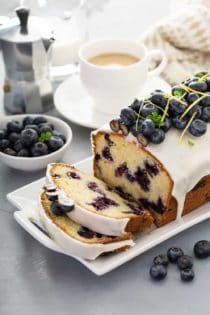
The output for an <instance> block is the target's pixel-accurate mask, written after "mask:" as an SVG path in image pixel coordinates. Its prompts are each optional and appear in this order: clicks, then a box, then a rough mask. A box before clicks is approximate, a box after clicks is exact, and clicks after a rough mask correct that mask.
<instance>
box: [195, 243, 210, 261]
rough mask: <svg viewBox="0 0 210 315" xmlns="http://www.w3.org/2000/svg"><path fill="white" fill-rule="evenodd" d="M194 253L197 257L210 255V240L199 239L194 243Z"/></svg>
mask: <svg viewBox="0 0 210 315" xmlns="http://www.w3.org/2000/svg"><path fill="white" fill-rule="evenodd" d="M194 254H195V256H196V257H197V258H200V259H203V258H207V257H209V256H210V242H209V241H205V240H202V241H199V242H197V243H196V244H195V245H194Z"/></svg>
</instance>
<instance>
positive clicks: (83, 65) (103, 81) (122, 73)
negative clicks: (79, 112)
mask: <svg viewBox="0 0 210 315" xmlns="http://www.w3.org/2000/svg"><path fill="white" fill-rule="evenodd" d="M107 53H122V54H130V55H133V56H135V57H137V58H138V59H139V61H137V62H135V63H132V64H130V65H126V66H121V67H116V66H113V67H112V66H108V67H106V66H101V65H96V64H93V63H91V62H90V61H89V60H90V58H92V57H95V56H97V55H100V54H107ZM157 57H159V59H161V62H160V63H159V65H158V66H157V67H156V68H155V69H153V70H152V71H149V70H148V67H149V63H150V61H151V59H153V58H157ZM79 61H80V77H81V81H82V83H83V85H84V86H85V88H86V89H87V91H88V93H89V95H90V96H92V97H93V100H94V107H95V108H96V109H97V110H99V111H101V112H104V113H110V114H119V111H120V109H121V108H123V107H125V106H128V105H129V104H130V103H131V102H132V100H133V99H134V98H135V97H136V96H137V95H139V92H140V90H141V88H142V87H143V85H144V83H145V82H146V80H147V78H148V76H151V75H159V74H160V73H161V72H162V71H163V69H164V68H165V66H166V64H167V58H166V56H165V54H164V52H163V51H161V50H152V51H147V49H146V47H145V46H144V45H143V44H141V43H139V42H137V41H133V40H104V39H103V40H96V41H90V42H88V43H86V44H84V45H82V46H81V48H80V49H79ZM154 88H155V87H154Z"/></svg>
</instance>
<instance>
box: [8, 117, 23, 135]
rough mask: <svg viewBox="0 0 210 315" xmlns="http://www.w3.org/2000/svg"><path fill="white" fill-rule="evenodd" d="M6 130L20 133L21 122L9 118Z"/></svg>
mask: <svg viewBox="0 0 210 315" xmlns="http://www.w3.org/2000/svg"><path fill="white" fill-rule="evenodd" d="M7 130H8V132H17V133H20V132H21V130H22V124H21V123H20V122H19V121H16V120H11V121H9V122H8V123H7Z"/></svg>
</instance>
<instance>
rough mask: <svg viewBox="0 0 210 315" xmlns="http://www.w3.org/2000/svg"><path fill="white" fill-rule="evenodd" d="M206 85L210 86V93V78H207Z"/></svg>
mask: <svg viewBox="0 0 210 315" xmlns="http://www.w3.org/2000/svg"><path fill="white" fill-rule="evenodd" d="M206 84H207V86H208V91H210V76H209V77H207V78H206Z"/></svg>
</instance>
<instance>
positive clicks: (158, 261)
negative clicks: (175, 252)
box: [153, 255, 168, 266]
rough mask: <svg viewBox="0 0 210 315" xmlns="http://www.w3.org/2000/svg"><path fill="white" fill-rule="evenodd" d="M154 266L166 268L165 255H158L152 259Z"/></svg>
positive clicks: (166, 260)
mask: <svg viewBox="0 0 210 315" xmlns="http://www.w3.org/2000/svg"><path fill="white" fill-rule="evenodd" d="M153 263H154V265H164V266H168V257H167V256H166V255H158V256H156V257H155V258H154V259H153Z"/></svg>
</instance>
